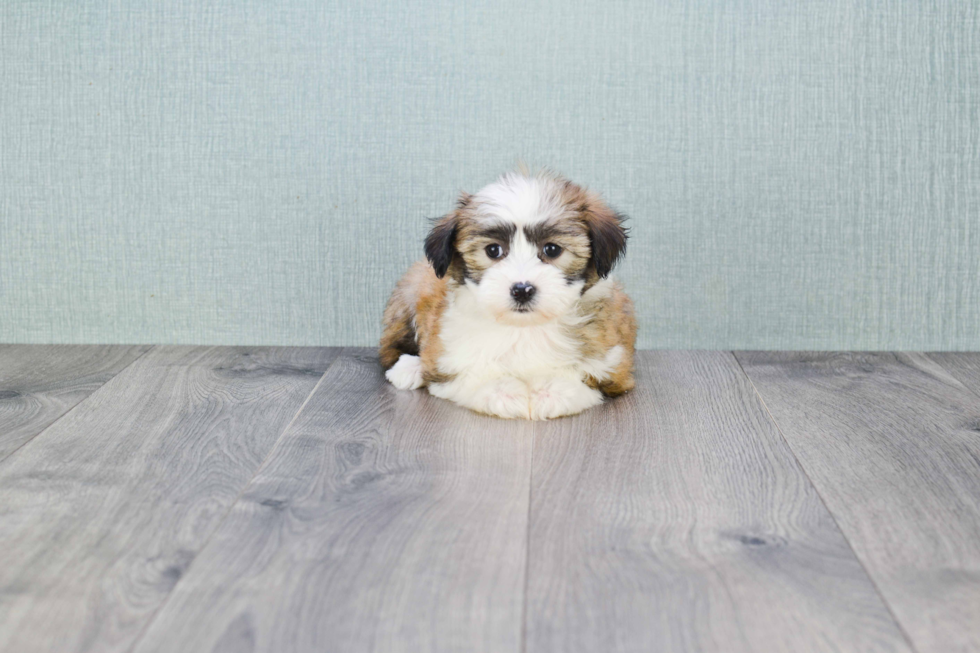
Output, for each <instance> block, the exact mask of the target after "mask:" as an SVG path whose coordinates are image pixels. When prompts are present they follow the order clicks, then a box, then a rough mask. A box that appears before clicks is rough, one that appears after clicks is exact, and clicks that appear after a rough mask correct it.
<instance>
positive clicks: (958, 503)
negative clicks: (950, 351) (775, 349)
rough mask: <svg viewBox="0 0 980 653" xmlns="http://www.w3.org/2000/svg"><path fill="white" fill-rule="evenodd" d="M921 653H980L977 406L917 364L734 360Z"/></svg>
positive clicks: (868, 358) (901, 358)
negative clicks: (754, 387)
mask: <svg viewBox="0 0 980 653" xmlns="http://www.w3.org/2000/svg"><path fill="white" fill-rule="evenodd" d="M738 358H739V360H740V361H742V364H743V366H744V368H745V371H746V372H747V373H748V375H749V376H750V377H751V379H752V381H753V382H754V383H755V386H756V387H757V388H758V390H759V392H760V393H761V394H762V397H763V400H764V401H765V403H766V405H767V406H768V408H769V410H770V411H771V412H772V414H773V416H774V417H775V420H776V422H777V423H778V424H779V426H780V428H781V430H782V432H783V433H784V434H785V436H786V439H787V441H788V442H789V444H790V446H791V447H792V449H793V451H794V452H795V454H796V456H797V458H798V459H799V460H800V462H801V463H802V464H803V467H804V468H805V469H806V471H807V473H808V474H809V476H810V478H811V479H812V480H813V483H814V484H815V485H816V487H817V489H818V490H819V491H820V493H821V495H822V496H823V498H824V500H825V501H826V503H827V505H828V507H829V508H830V510H831V512H832V513H833V515H834V516H835V517H836V519H837V522H838V523H839V524H840V526H841V529H842V530H843V532H844V534H845V535H846V536H847V538H848V540H849V541H850V542H851V544H852V545H853V546H854V550H855V552H856V553H857V555H858V557H859V558H860V560H861V561H862V562H863V563H864V565H865V567H866V568H867V569H868V571H869V573H870V574H871V577H872V578H873V579H874V581H875V583H876V584H877V586H878V587H879V588H880V590H881V593H882V595H883V596H884V597H885V600H886V601H887V602H888V604H889V605H890V606H891V608H892V610H893V612H894V613H895V615H896V616H897V617H898V620H899V623H900V624H901V625H902V626H903V628H904V629H905V631H906V632H908V634H909V635H910V637H911V639H912V642H913V643H914V644H915V646H916V648H917V649H918V650H919V651H921V652H922V653H928V652H933V651H934V652H936V653H948V652H950V651H976V650H980V437H978V432H980V401H978V399H977V396H976V395H974V394H972V393H971V392H969V391H968V390H967V389H966V388H964V387H963V385H962V384H961V383H960V382H959V381H957V380H956V379H955V378H953V377H952V376H950V375H949V373H948V372H947V371H946V370H944V369H943V368H942V367H940V366H939V365H937V364H936V363H935V362H934V361H932V360H931V359H929V358H927V357H926V356H923V355H910V354H889V353H876V354H862V353H848V354H836V353H771V352H766V353H742V354H739V355H738Z"/></svg>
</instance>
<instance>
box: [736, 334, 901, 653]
mask: <svg viewBox="0 0 980 653" xmlns="http://www.w3.org/2000/svg"><path fill="white" fill-rule="evenodd" d="M729 353H730V354H731V356H732V358H734V359H735V362H736V363H737V364H738V368H739V369H740V370H741V371H742V374H743V376H745V379H746V381H748V382H749V385H751V386H752V391H753V392H755V396H756V397H758V398H759V402H760V403H761V404H762V408H763V409H764V410H765V411H766V415H768V416H769V420H770V421H771V422H772V424H773V426H774V427H775V429H776V432H777V433H779V437H780V438H782V439H783V442H784V443H785V444H786V447H787V448H788V450H789V452H790V453H791V454H792V455H793V460H794V461H796V465H797V466H798V467H799V468H800V472H801V473H802V474H803V477H804V478H806V479H807V481H808V482H809V483H810V487H812V488H813V491H814V492H815V493H816V495H817V498H818V499H820V503H822V504H823V506H824V509H825V510H826V511H827V514H828V515H830V518H831V519H832V520H833V522H834V525H835V526H836V527H837V531H838V532H839V533H840V534H841V537H842V538H844V541H845V542H846V543H847V548H848V549H850V551H851V555H852V556H854V559H855V560H857V561H858V563H859V564H860V565H861V569H863V570H864V575H865V576H866V577H867V578H868V582H870V583H871V586H872V587H873V588H874V590H875V593H877V594H878V597H879V598H880V599H881V603H882V605H884V606H885V609H886V610H888V614H889V615H890V616H891V618H892V621H894V622H895V627H896V628H897V629H898V632H900V633H901V634H902V637H903V638H904V639H905V642H906V643H907V644H908V645H909V649H911V650H912V651H916V653H918V651H919V649H918V647H917V646H916V645H915V643H914V642H913V641H912V638H911V637H910V636H909V634H908V632H906V630H905V626H903V625H902V622H901V621H899V619H898V616H897V615H896V614H895V611H894V609H892V606H891V603H889V602H888V599H887V598H886V597H885V595H884V593H882V591H881V587H879V586H878V582H877V581H876V580H875V579H874V576H872V575H871V572H870V571H868V567H867V565H866V564H865V562H864V561H863V560H862V559H861V556H859V555H858V554H857V551H855V550H854V545H853V544H851V540H850V538H849V537H848V536H847V532H846V531H845V530H844V529H843V528H841V525H840V522H839V521H838V520H837V515H835V514H834V511H833V510H831V509H830V506H829V505H828V504H827V501H826V500H825V499H824V497H823V493H822V492H820V488H819V487H818V486H817V484H816V483H814V482H813V478H811V477H810V474H809V473H808V472H807V470H806V467H804V466H803V463H802V462H801V461H800V457H799V456H798V455H797V453H796V450H795V449H794V448H793V445H792V444H791V443H790V441H789V439H788V438H787V437H786V434H785V433H783V429H782V427H780V426H779V422H777V421H776V417H775V416H774V415H773V414H772V411H770V410H769V406H768V405H767V404H766V400H765V398H764V397H763V396H762V393H761V392H759V389H758V388H757V387H756V385H755V382H754V381H753V380H752V377H751V376H749V373H748V372H746V371H745V367H743V366H742V361H740V360H739V358H738V356H736V355H735V352H734V351H731V352H729Z"/></svg>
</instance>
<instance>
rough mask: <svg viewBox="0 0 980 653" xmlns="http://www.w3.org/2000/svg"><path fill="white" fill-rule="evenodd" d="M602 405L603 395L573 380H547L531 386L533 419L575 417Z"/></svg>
mask: <svg viewBox="0 0 980 653" xmlns="http://www.w3.org/2000/svg"><path fill="white" fill-rule="evenodd" d="M600 403H602V393H601V392H599V391H598V390H593V389H592V388H590V387H589V386H587V385H585V384H584V383H582V382H581V381H575V380H573V379H563V378H555V379H545V380H539V381H537V382H535V383H533V384H532V385H531V419H554V418H555V417H562V416H564V415H575V414H576V413H581V412H582V411H583V410H585V409H586V408H591V407H592V406H595V405H597V404H600Z"/></svg>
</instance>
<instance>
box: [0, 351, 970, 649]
mask: <svg viewBox="0 0 980 653" xmlns="http://www.w3.org/2000/svg"><path fill="white" fill-rule="evenodd" d="M637 363H638V382H637V390H636V391H635V392H633V393H631V394H630V395H628V396H626V397H624V398H621V399H618V400H616V401H612V402H609V403H607V404H606V405H604V406H602V407H600V408H597V409H594V410H592V411H589V412H587V413H585V414H583V415H580V416H577V417H574V418H566V419H561V420H556V421H553V422H547V423H530V422H509V421H503V420H497V419H493V418H489V417H484V416H479V415H475V414H472V413H469V412H467V411H465V410H462V409H459V408H457V407H455V406H453V405H451V404H448V403H446V402H443V401H440V400H437V399H433V398H431V397H429V396H428V395H427V394H425V393H424V392H422V391H418V392H401V391H397V390H395V389H394V388H392V387H391V386H390V385H388V384H386V383H385V382H384V379H383V377H382V375H381V373H380V370H379V368H378V365H377V361H376V359H375V356H374V353H373V352H372V351H370V350H364V349H344V350H337V349H315V348H311V349H295V348H222V347H210V348H209V347H113V346H109V347H96V346H92V347H65V346H58V347H38V346H13V345H8V346H0V563H2V564H0V650H2V651H12V652H13V651H16V652H18V653H20V652H27V651H59V652H60V651H138V652H149V651H174V652H180V653H184V652H187V651H269V652H275V653H279V652H288V651H339V652H357V651H411V652H421V651H474V652H488V651H490V652H496V651H501V652H508V651H513V652H514V653H518V652H522V651H528V652H544V651H583V652H586V651H588V652H601V653H604V652H612V651H726V652H727V651H791V652H800V651H920V652H923V653H924V652H927V651H928V652H936V653H947V652H950V651H980V355H978V354H890V353H874V354H871V353H781V352H766V353H762V352H757V353H735V354H732V353H729V352H643V353H641V354H639V355H638V360H637Z"/></svg>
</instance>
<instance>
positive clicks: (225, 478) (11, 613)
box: [0, 347, 336, 653]
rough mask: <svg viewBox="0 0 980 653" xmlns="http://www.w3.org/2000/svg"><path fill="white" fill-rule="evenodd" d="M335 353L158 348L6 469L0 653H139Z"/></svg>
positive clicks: (1, 482)
mask: <svg viewBox="0 0 980 653" xmlns="http://www.w3.org/2000/svg"><path fill="white" fill-rule="evenodd" d="M335 355H336V351H334V350H326V349H285V348H283V349H278V348H277V349H243V348H189V347H159V348H157V349H154V350H153V351H151V352H149V353H147V354H146V355H145V356H143V357H142V358H141V359H140V360H138V361H137V362H136V363H134V364H133V365H132V366H130V367H129V368H128V369H126V370H125V371H124V372H122V373H121V374H119V375H118V376H116V377H115V378H113V379H112V380H111V381H109V382H108V383H106V384H105V385H104V386H102V388H100V389H99V390H97V391H96V392H94V393H93V394H92V395H91V396H89V398H88V399H87V400H86V401H85V402H84V403H83V404H82V405H80V406H78V407H77V408H76V409H75V410H73V411H72V412H71V413H70V414H68V415H66V416H65V417H64V418H62V419H61V420H59V421H58V422H56V423H55V424H53V425H52V426H51V427H50V428H48V429H47V430H46V431H44V433H42V434H41V435H39V436H37V437H35V438H34V439H33V440H31V441H30V442H29V443H28V444H26V445H25V446H24V447H22V448H21V449H20V450H19V451H18V452H17V455H14V456H11V457H9V458H8V459H7V460H5V461H4V462H3V463H0V551H3V564H2V565H0V650H4V651H18V652H19V653H20V652H28V651H122V650H128V649H129V648H130V647H131V646H132V645H133V643H134V641H135V639H136V638H137V636H138V635H139V634H140V633H141V631H142V630H143V629H144V628H145V626H146V625H147V623H148V622H149V620H150V618H151V617H152V616H153V614H154V613H155V612H156V610H157V609H158V608H159V607H160V605H161V604H162V602H163V601H164V599H165V598H166V596H167V595H168V594H169V593H170V591H171V589H172V588H173V587H174V584H175V583H176V582H177V581H178V580H179V579H180V577H181V576H182V575H183V573H184V572H185V571H186V569H187V567H188V566H189V565H190V563H191V561H192V560H193V559H194V557H195V555H196V554H197V553H198V551H200V549H201V548H202V547H203V546H204V544H205V542H206V541H207V539H208V537H209V536H210V535H211V534H212V532H213V531H214V529H215V527H216V526H217V524H218V523H219V521H220V519H221V518H222V516H223V515H225V514H226V513H227V510H228V508H229V506H230V505H231V504H232V503H233V502H234V500H235V499H236V497H237V496H238V494H239V493H240V492H241V490H242V488H244V487H245V485H246V483H247V482H248V480H249V479H250V478H251V477H252V475H253V474H254V472H255V470H256V469H257V468H258V467H259V465H260V464H261V462H262V460H263V459H264V458H265V457H266V455H267V454H268V452H269V451H270V449H271V448H272V445H273V444H274V443H275V441H276V439H277V437H278V436H279V435H280V434H281V433H282V431H283V429H284V428H285V426H286V425H287V423H288V422H289V421H290V419H291V418H292V417H293V416H294V415H295V414H296V412H297V411H298V410H299V408H300V406H301V405H302V403H303V401H304V400H305V399H306V398H307V397H308V396H309V394H310V392H311V391H312V390H313V388H314V387H315V385H316V383H317V381H318V380H319V379H320V378H321V376H322V374H323V372H324V371H325V369H326V368H327V366H328V365H329V364H330V362H331V361H332V360H333V358H334V357H335Z"/></svg>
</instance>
